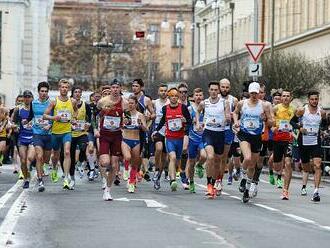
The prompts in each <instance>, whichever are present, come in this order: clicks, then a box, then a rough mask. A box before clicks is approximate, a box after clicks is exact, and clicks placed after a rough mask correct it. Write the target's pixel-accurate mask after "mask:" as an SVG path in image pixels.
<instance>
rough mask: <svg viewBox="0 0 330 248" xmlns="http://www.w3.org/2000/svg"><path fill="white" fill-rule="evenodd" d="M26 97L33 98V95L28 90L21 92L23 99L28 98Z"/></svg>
mask: <svg viewBox="0 0 330 248" xmlns="http://www.w3.org/2000/svg"><path fill="white" fill-rule="evenodd" d="M28 96H30V97H33V94H32V92H31V91H29V90H25V91H24V92H23V97H28Z"/></svg>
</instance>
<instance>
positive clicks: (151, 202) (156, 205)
mask: <svg viewBox="0 0 330 248" xmlns="http://www.w3.org/2000/svg"><path fill="white" fill-rule="evenodd" d="M144 202H145V203H146V204H147V207H148V208H166V207H167V206H166V205H164V204H162V203H160V202H158V201H155V200H149V199H145V200H144Z"/></svg>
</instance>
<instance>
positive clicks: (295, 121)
mask: <svg viewBox="0 0 330 248" xmlns="http://www.w3.org/2000/svg"><path fill="white" fill-rule="evenodd" d="M304 113H305V110H304V109H303V108H298V109H297V110H296V112H295V114H294V116H293V117H292V118H291V120H290V124H291V126H292V127H293V128H294V129H300V128H301V125H300V124H299V118H300V117H301V116H302V115H303V114H304Z"/></svg>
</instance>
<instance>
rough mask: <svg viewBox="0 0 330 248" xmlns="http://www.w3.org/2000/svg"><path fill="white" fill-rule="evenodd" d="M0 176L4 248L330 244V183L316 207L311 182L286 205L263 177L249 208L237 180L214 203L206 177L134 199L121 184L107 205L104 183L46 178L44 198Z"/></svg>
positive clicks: (148, 186)
mask: <svg viewBox="0 0 330 248" xmlns="http://www.w3.org/2000/svg"><path fill="white" fill-rule="evenodd" d="M1 171H2V173H1V174H0V194H1V195H0V247H24V248H25V247H34V248H36V247H68V248H69V247H93V248H95V247H125V248H126V247H134V248H136V247H166V248H174V247H175V248H183V247H187V248H192V247H209V248H212V247H276V248H277V247H299V248H303V247H309V248H310V247H329V242H330V215H329V213H330V212H329V209H330V208H329V207H330V188H329V185H323V186H324V187H323V188H322V189H321V191H320V193H321V202H320V203H312V202H311V201H310V198H311V194H312V191H313V188H312V182H310V183H309V186H308V191H309V195H308V196H305V197H303V196H300V184H301V182H300V180H297V179H294V180H293V181H292V185H291V195H290V196H291V198H290V200H289V201H282V200H280V193H281V191H280V190H279V189H276V188H275V187H274V186H272V185H270V184H268V183H267V181H266V179H267V178H266V176H265V175H263V176H262V182H261V183H260V186H259V193H258V196H257V198H255V199H253V200H251V202H249V203H248V204H243V203H242V202H241V201H240V198H241V194H240V193H239V192H238V190H237V187H238V182H235V183H234V184H233V185H232V186H227V185H225V190H224V194H223V195H222V196H220V197H218V198H217V199H216V200H208V199H206V198H205V197H204V191H205V186H204V185H205V181H204V180H201V181H200V180H197V182H198V187H197V193H196V194H190V193H189V192H188V191H184V190H182V189H181V188H180V189H179V190H178V191H177V192H170V190H169V185H168V183H165V182H162V188H161V189H160V190H159V191H158V192H156V191H155V190H154V189H153V187H152V183H147V182H142V183H140V184H138V189H137V192H136V193H135V194H129V193H127V191H126V187H125V183H124V181H122V185H121V186H119V187H114V188H113V191H112V195H113V197H114V198H115V200H114V201H112V202H104V201H103V200H102V191H101V182H100V180H97V181H95V182H92V183H91V182H88V181H87V179H86V178H84V179H82V180H80V179H78V180H77V186H76V190H74V191H64V190H62V187H61V184H60V183H57V184H52V183H50V182H49V181H47V182H46V191H45V192H43V193H39V192H37V187H35V186H34V185H33V184H32V187H31V188H30V189H29V190H25V191H23V190H22V189H21V186H20V185H21V182H18V183H16V181H17V180H16V178H17V177H16V176H15V175H13V174H12V170H11V168H10V166H8V165H5V166H3V167H2V168H1ZM8 190H9V191H8Z"/></svg>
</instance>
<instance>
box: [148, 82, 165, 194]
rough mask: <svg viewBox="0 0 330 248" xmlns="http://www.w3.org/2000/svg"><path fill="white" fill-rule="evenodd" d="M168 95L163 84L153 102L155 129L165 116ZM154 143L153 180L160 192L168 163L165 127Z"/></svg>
mask: <svg viewBox="0 0 330 248" xmlns="http://www.w3.org/2000/svg"><path fill="white" fill-rule="evenodd" d="M166 93H167V85H166V84H161V85H160V86H159V88H158V96H159V98H158V99H156V100H154V101H153V105H154V109H155V112H156V119H155V122H154V128H156V127H157V126H158V125H159V122H160V120H161V118H162V116H163V112H162V109H163V107H164V106H165V104H166V103H168V99H167V94H166ZM153 142H154V144H155V173H154V176H153V178H152V180H153V182H154V188H155V189H156V190H159V189H160V178H161V175H162V172H163V170H164V167H165V161H166V147H165V126H163V127H162V129H160V130H159V132H157V133H156V134H155V135H154V136H153Z"/></svg>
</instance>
